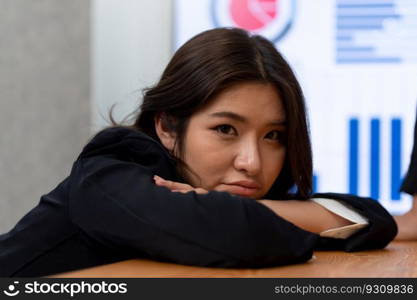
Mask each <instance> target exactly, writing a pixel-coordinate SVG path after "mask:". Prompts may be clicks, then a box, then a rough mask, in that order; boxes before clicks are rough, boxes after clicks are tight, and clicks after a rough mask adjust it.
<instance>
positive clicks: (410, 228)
mask: <svg viewBox="0 0 417 300" xmlns="http://www.w3.org/2000/svg"><path fill="white" fill-rule="evenodd" d="M394 219H395V221H396V222H397V225H398V234H397V236H396V237H395V239H396V240H401V241H412V240H417V195H414V201H413V206H412V207H411V210H410V211H408V212H407V213H406V214H404V215H401V216H394Z"/></svg>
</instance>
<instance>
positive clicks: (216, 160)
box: [183, 82, 285, 199]
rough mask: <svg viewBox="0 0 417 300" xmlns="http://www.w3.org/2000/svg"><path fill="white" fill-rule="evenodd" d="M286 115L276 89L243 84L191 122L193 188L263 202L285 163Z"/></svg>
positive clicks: (188, 143) (188, 149)
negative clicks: (222, 192) (223, 192)
mask: <svg viewBox="0 0 417 300" xmlns="http://www.w3.org/2000/svg"><path fill="white" fill-rule="evenodd" d="M284 141H285V111H284V108H283V105H282V101H281V98H280V96H279V94H278V93H277V91H276V90H275V89H274V87H273V86H272V85H270V84H263V83H254V82H249V83H242V84H238V85H235V86H232V87H231V88H229V89H227V90H225V91H224V92H222V93H220V94H219V95H218V96H217V97H216V98H214V99H213V101H211V102H210V104H209V105H208V106H206V107H205V108H203V109H202V110H200V111H198V112H197V113H195V114H194V115H193V116H192V117H191V118H190V120H189V124H188V127H187V131H186V134H185V138H184V148H183V151H184V155H183V157H184V162H185V163H186V164H187V165H188V167H189V168H190V169H191V170H192V171H193V172H195V173H196V174H197V175H198V176H199V178H200V179H201V181H200V180H199V178H198V177H196V176H195V175H194V174H192V172H189V171H187V170H185V177H186V180H187V182H188V183H189V184H191V185H192V186H194V187H202V188H204V189H206V190H216V191H226V192H229V193H232V194H236V195H241V196H247V197H252V198H255V199H260V198H261V197H263V196H264V195H265V194H266V193H267V192H268V191H269V189H270V188H271V186H272V184H273V183H274V181H275V179H276V178H277V177H278V175H279V173H280V172H281V169H282V167H283V164H284V159H285V144H284Z"/></svg>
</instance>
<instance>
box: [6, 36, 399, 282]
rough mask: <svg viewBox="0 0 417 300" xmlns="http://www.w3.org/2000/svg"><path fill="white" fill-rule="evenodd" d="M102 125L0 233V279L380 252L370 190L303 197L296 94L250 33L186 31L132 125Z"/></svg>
mask: <svg viewBox="0 0 417 300" xmlns="http://www.w3.org/2000/svg"><path fill="white" fill-rule="evenodd" d="M111 120H113V119H111ZM113 125H114V126H112V127H110V128H107V129H105V130H103V131H101V132H99V133H98V134H97V135H96V136H95V137H94V138H93V139H92V140H91V141H90V142H89V143H88V144H87V145H86V146H85V147H84V149H83V151H82V152H81V154H80V155H79V157H78V159H77V160H76V162H75V163H74V165H73V168H72V170H71V174H70V175H69V176H68V177H67V178H66V179H65V180H64V181H63V182H62V183H61V184H59V185H58V187H57V188H55V189H54V190H53V191H52V192H50V193H49V194H47V195H44V196H43V197H42V198H41V201H40V203H39V205H38V206H37V207H36V208H34V209H33V210H32V211H30V212H29V213H28V214H27V215H26V216H25V217H24V218H23V219H22V220H21V221H20V222H19V223H18V224H17V225H16V226H15V228H13V229H12V230H11V231H10V232H9V233H6V234H4V235H2V236H0V275H2V276H40V275H47V274H54V273H59V272H64V271H69V270H74V269H81V268H85V267H90V266H95V265H99V264H107V263H111V262H115V261H120V260H126V259H131V258H150V259H156V260H161V261H169V262H176V263H181V264H190V265H200V266H213V267H266V266H273V265H283V264H291V263H298V262H304V261H306V260H308V259H310V258H311V256H312V251H313V250H314V249H340V250H346V251H355V250H363V249H373V248H382V247H385V246H386V245H387V243H389V242H390V241H391V240H392V239H393V238H394V236H395V234H396V230H397V229H396V225H395V222H394V220H393V219H392V217H391V216H390V215H389V214H388V213H387V212H386V210H385V209H384V208H382V207H381V206H380V205H379V204H378V203H377V202H375V201H373V200H372V199H365V198H358V197H354V196H349V195H340V194H321V195H315V196H314V197H315V199H314V200H308V199H309V198H311V185H312V184H311V182H312V157H311V149H310V140H309V135H308V128H307V121H306V114H305V107H304V100H303V95H302V91H301V89H300V86H299V84H298V82H297V80H296V78H295V76H294V74H293V72H292V70H291V68H290V67H289V65H288V64H287V63H286V61H285V60H284V59H283V58H282V56H281V55H280V54H279V53H278V52H277V51H276V49H275V48H274V46H273V45H272V44H271V43H270V42H269V41H267V40H265V39H264V38H262V37H260V36H250V35H248V33H247V32H245V31H243V30H239V29H215V30H210V31H207V32H203V33H201V34H199V35H197V36H196V37H194V38H192V39H191V40H190V41H188V42H187V43H186V44H184V45H183V46H182V47H181V48H180V49H179V50H178V51H177V52H176V53H175V55H174V57H173V58H172V60H171V61H170V63H169V64H168V66H167V67H166V69H165V71H164V73H163V74H162V77H161V79H160V81H159V82H158V83H157V84H156V85H155V86H154V87H152V88H150V89H148V90H147V91H146V92H145V94H144V98H143V104H142V105H141V109H140V112H138V115H137V116H136V115H135V120H134V122H133V124H132V125H130V126H120V125H118V124H115V123H114V124H113ZM155 175H156V176H155ZM294 186H295V187H296V192H295V193H294V194H292V193H291V192H290V191H291V190H292V189H293V187H294ZM329 198H330V199H329ZM290 199H292V200H290ZM295 199H297V200H295ZM331 199H337V200H338V201H334V200H331ZM275 200H287V201H275ZM326 207H327V208H326ZM343 211H345V212H343ZM346 211H347V212H346Z"/></svg>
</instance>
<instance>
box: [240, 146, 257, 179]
mask: <svg viewBox="0 0 417 300" xmlns="http://www.w3.org/2000/svg"><path fill="white" fill-rule="evenodd" d="M234 165H235V168H236V169H237V170H239V171H242V172H245V173H247V175H249V176H253V175H256V174H257V173H258V172H259V171H260V170H261V157H260V152H259V147H258V145H257V143H255V142H243V143H241V145H240V147H239V149H238V151H237V155H236V158H235V162H234Z"/></svg>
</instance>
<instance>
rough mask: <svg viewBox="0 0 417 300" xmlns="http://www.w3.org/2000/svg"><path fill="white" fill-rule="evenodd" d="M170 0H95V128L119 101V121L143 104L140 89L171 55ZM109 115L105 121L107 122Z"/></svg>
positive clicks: (93, 6)
mask: <svg viewBox="0 0 417 300" xmlns="http://www.w3.org/2000/svg"><path fill="white" fill-rule="evenodd" d="M171 8H172V1H171V0H122V1H121V0H93V1H92V9H91V12H92V16H91V30H92V32H91V37H92V39H91V43H92V45H91V49H92V50H91V51H92V53H91V57H92V66H91V83H92V86H91V92H92V101H91V104H92V109H91V111H92V130H93V131H95V130H97V129H99V128H101V127H103V126H105V125H107V123H106V119H108V118H107V115H108V110H109V108H110V107H111V105H112V104H113V103H116V102H117V103H120V104H119V105H118V106H117V107H116V109H115V116H116V119H117V120H118V121H120V120H121V119H122V118H123V117H124V116H125V115H127V114H128V113H129V112H131V111H133V110H134V109H135V108H137V107H138V105H139V104H140V102H139V101H140V100H141V99H140V98H141V90H142V89H143V88H144V87H147V86H149V85H152V84H154V83H155V81H156V80H157V79H158V78H159V76H160V75H161V73H162V71H163V69H164V68H165V66H166V64H167V63H168V61H169V58H170V56H171V32H172V30H171V23H172V22H171V19H172V18H171V14H172V13H171ZM103 117H104V118H103Z"/></svg>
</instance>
